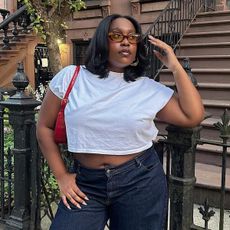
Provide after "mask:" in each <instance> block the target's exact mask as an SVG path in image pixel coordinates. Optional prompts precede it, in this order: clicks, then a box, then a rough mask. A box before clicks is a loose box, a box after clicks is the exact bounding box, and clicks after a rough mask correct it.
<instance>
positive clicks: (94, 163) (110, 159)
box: [73, 152, 143, 169]
mask: <svg viewBox="0 0 230 230" xmlns="http://www.w3.org/2000/svg"><path fill="white" fill-rule="evenodd" d="M141 153H143V152H138V153H133V154H128V155H122V156H121V155H116V156H115V155H109V154H92V153H73V156H74V159H76V160H78V161H79V163H80V164H81V165H82V166H85V167H87V168H93V169H101V168H105V167H106V166H111V167H116V166H118V165H121V164H124V163H125V162H127V161H130V160H132V159H134V158H135V157H137V156H138V155H140V154H141Z"/></svg>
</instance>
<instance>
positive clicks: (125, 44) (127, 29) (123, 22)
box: [108, 18, 137, 72]
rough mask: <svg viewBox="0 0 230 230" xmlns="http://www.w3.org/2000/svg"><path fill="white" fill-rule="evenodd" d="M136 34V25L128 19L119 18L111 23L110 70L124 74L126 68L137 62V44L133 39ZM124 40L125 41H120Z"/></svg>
mask: <svg viewBox="0 0 230 230" xmlns="http://www.w3.org/2000/svg"><path fill="white" fill-rule="evenodd" d="M135 33H136V30H135V27H134V25H133V24H132V23H131V22H130V21H129V20H128V19H126V18H117V19H115V20H114V21H113V22H112V23H111V25H110V29H109V35H108V42H109V66H108V67H109V70H111V71H114V72H123V71H124V68H125V67H127V66H129V65H130V64H131V63H132V62H134V61H135V59H136V52H137V43H134V42H133V40H135V38H134V37H132V36H133V35H135V36H136V34H135ZM122 35H124V36H125V37H123V36H122ZM114 36H115V37H114ZM127 36H129V38H128V37H127ZM114 38H115V39H114ZM117 38H120V39H117ZM122 38H124V39H123V40H122V41H120V40H121V39H122Z"/></svg>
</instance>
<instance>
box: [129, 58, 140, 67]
mask: <svg viewBox="0 0 230 230" xmlns="http://www.w3.org/2000/svg"><path fill="white" fill-rule="evenodd" d="M138 64H139V60H138V58H137V59H136V60H135V61H134V62H133V63H131V64H130V65H131V66H137V65H138Z"/></svg>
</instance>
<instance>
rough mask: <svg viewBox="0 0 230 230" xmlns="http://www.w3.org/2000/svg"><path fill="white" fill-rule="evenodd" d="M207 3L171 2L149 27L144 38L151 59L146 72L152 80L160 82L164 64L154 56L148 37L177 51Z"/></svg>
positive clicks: (199, 0)
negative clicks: (152, 37)
mask: <svg viewBox="0 0 230 230" xmlns="http://www.w3.org/2000/svg"><path fill="white" fill-rule="evenodd" d="M205 3H206V1H204V0H184V1H181V0H171V1H170V2H169V3H168V5H167V6H166V7H165V9H164V10H163V11H162V12H161V13H160V15H159V16H158V17H157V19H156V20H155V21H154V22H153V24H152V25H151V26H150V27H149V29H148V30H147V32H146V33H145V34H144V37H143V38H144V40H145V46H146V48H147V53H148V56H149V59H150V65H149V66H148V68H147V71H146V72H147V73H146V74H147V75H148V76H149V77H150V78H154V79H156V78H157V80H159V78H158V77H159V76H158V75H159V72H160V70H161V69H162V68H163V64H162V63H161V62H160V61H159V60H158V59H157V58H156V57H155V56H154V55H153V54H152V51H153V50H154V49H155V47H154V46H153V45H151V44H150V43H149V42H148V35H149V34H152V35H154V36H155V37H157V38H159V39H161V40H163V41H165V42H166V43H168V44H169V45H170V46H171V47H172V48H173V49H174V50H175V49H176V48H177V47H178V45H179V43H180V40H181V39H182V37H183V35H184V33H185V31H186V30H187V28H188V27H189V25H190V24H191V22H192V21H193V20H194V18H195V17H196V15H197V13H198V12H199V11H200V10H201V8H204V9H205Z"/></svg>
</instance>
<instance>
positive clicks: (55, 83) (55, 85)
mask: <svg viewBox="0 0 230 230" xmlns="http://www.w3.org/2000/svg"><path fill="white" fill-rule="evenodd" d="M75 68H76V66H74V65H69V66H67V67H65V68H63V69H62V70H61V71H59V72H58V73H57V74H56V75H55V76H54V77H53V79H52V80H51V81H50V83H49V88H50V90H51V91H52V92H53V93H54V94H55V95H56V96H57V97H59V98H60V99H62V98H63V97H64V95H65V92H66V90H67V88H68V86H69V83H70V81H71V79H72V76H73V74H74V71H75Z"/></svg>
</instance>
